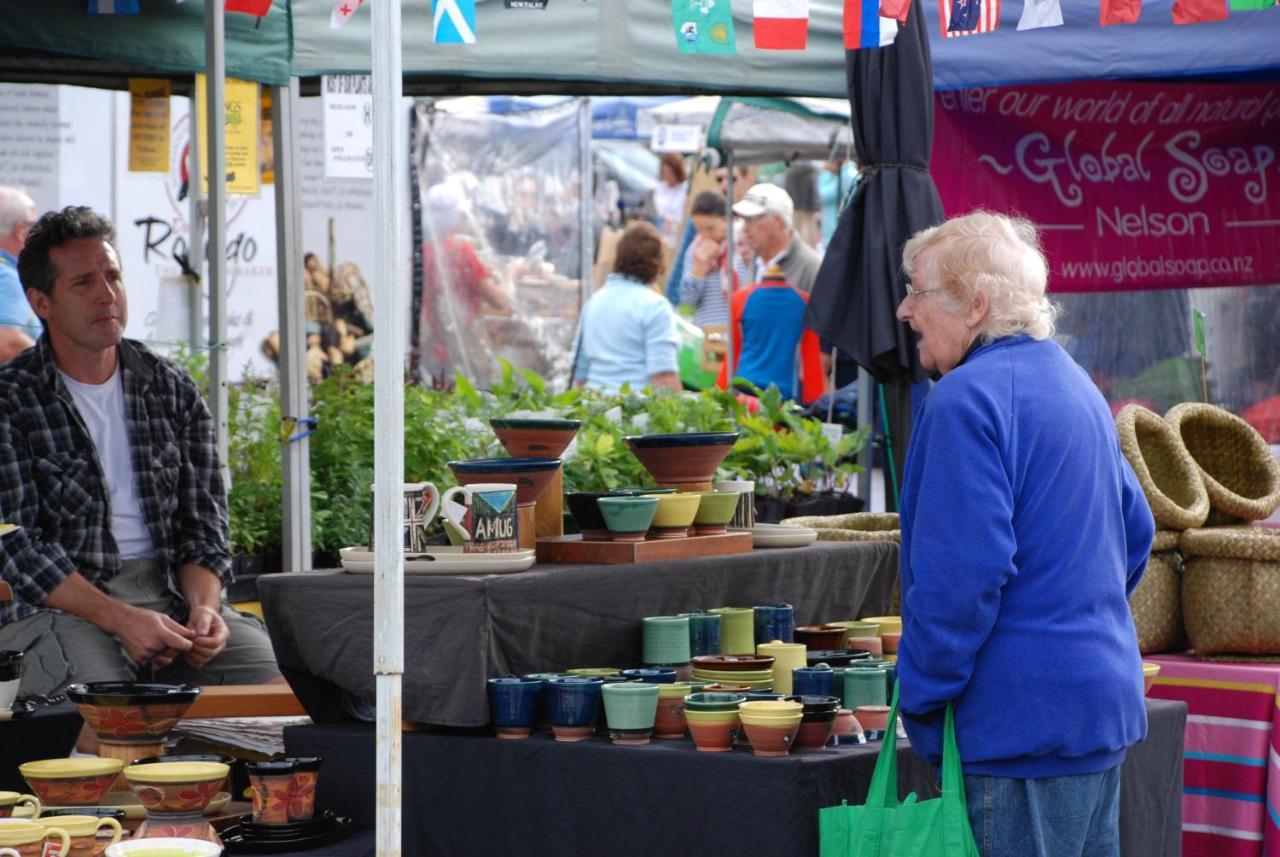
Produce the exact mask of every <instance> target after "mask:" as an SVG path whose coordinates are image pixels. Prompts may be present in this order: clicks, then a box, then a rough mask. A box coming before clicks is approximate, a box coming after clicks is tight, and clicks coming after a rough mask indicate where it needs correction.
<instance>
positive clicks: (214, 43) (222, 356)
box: [190, 0, 256, 490]
mask: <svg viewBox="0 0 1280 857" xmlns="http://www.w3.org/2000/svg"><path fill="white" fill-rule="evenodd" d="M222 3H223V0H211V2H208V3H205V6H204V32H205V71H206V72H207V76H206V77H205V96H206V97H205V102H204V103H205V105H206V107H207V109H208V111H209V117H208V122H207V123H206V126H205V127H206V129H207V131H208V136H207V137H206V139H205V145H206V146H208V147H209V159H208V161H209V398H210V402H209V410H210V411H212V412H213V427H214V432H215V433H216V437H217V444H218V461H219V462H221V464H222V484H223V485H225V486H226V487H227V490H231V466H230V464H229V463H228V461H227V450H228V443H227V440H228V430H227V411H228V407H229V406H228V402H227V294H226V288H227V248H226V236H227V144H226V138H225V137H224V130H223V129H225V128H226V125H227V81H226V69H227V62H226V57H225V56H224V55H223V50H224V47H225V45H226V26H225V24H226V21H225V19H224V18H223V14H222ZM255 106H256V105H255ZM200 178H201V177H200V173H199V171H197V172H196V174H195V175H193V176H191V179H190V180H191V181H193V182H196V183H199V181H200Z"/></svg>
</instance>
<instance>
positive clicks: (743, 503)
mask: <svg viewBox="0 0 1280 857" xmlns="http://www.w3.org/2000/svg"><path fill="white" fill-rule="evenodd" d="M716 490H717V491H735V492H737V494H738V508H737V509H736V510H735V511H734V513H733V518H732V519H731V520H730V521H729V526H731V527H735V528H737V529H743V530H749V529H751V528H752V527H754V526H755V525H756V483H755V482H754V481H752V480H750V479H727V480H722V481H720V482H717V483H716Z"/></svg>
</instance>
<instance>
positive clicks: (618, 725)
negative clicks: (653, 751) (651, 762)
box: [601, 682, 661, 744]
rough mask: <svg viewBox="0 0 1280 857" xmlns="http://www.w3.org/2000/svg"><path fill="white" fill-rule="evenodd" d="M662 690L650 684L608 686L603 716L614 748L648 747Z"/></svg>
mask: <svg viewBox="0 0 1280 857" xmlns="http://www.w3.org/2000/svg"><path fill="white" fill-rule="evenodd" d="M660 689H661V688H660V686H659V685H656V684H649V683H648V682H645V683H642V684H629V683H619V684H606V685H605V686H604V687H603V688H601V692H602V693H603V694H604V714H605V720H606V722H607V723H608V725H609V737H611V738H613V743H615V744H648V743H649V737H650V736H651V735H652V734H653V721H654V718H655V717H656V716H657V714H658V694H659V691H660Z"/></svg>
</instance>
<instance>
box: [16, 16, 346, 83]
mask: <svg viewBox="0 0 1280 857" xmlns="http://www.w3.org/2000/svg"><path fill="white" fill-rule="evenodd" d="M6 5H10V4H6ZM12 5H19V4H16V3H15V4H12ZM22 5H23V9H24V11H21V12H16V11H13V10H11V9H10V10H6V14H5V16H4V26H3V27H0V79H2V80H5V81H9V82H13V83H64V84H73V85H77V86H95V87H104V88H109V89H125V88H127V87H128V85H129V84H128V79H129V78H130V77H168V76H175V77H176V78H177V79H178V80H180V81H182V82H184V83H185V82H186V81H189V80H190V76H191V74H192V73H193V72H199V71H204V67H205V37H204V4H203V3H201V2H189V3H175V2H173V0H142V4H141V12H140V13H139V14H137V15H90V14H88V13H87V12H86V11H85V6H86V3H85V0H42V2H40V3H38V4H30V5H27V4H22ZM290 38H291V24H290V17H289V4H288V3H287V2H282V1H281V0H276V2H275V4H274V5H273V6H272V7H271V10H270V12H269V13H268V14H267V16H266V17H264V18H255V17H252V16H250V15H242V14H237V13H228V14H227V16H226V63H227V74H228V75H230V76H232V77H238V78H242V79H244V80H254V81H258V82H259V83H267V84H273V85H284V84H287V83H288V82H289V71H290V61H291V51H290ZM367 38H368V34H367V32H366V40H367ZM368 50H369V48H368V43H367V41H366V44H365V53H366V55H367V54H368ZM68 55H70V56H74V57H76V59H75V60H71V59H69V58H68ZM366 62H367V60H366Z"/></svg>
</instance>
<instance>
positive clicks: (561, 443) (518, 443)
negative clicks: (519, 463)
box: [489, 417, 582, 458]
mask: <svg viewBox="0 0 1280 857" xmlns="http://www.w3.org/2000/svg"><path fill="white" fill-rule="evenodd" d="M489 425H490V427H491V428H492V429H493V433H494V434H496V435H497V436H498V440H500V441H502V445H503V447H505V448H506V450H507V454H508V455H514V456H517V457H519V458H559V457H560V453H562V452H564V451H565V449H566V448H567V447H568V446H569V443H570V442H571V441H572V440H573V436H574V435H576V434H577V433H578V429H579V428H580V427H581V426H582V421H581V420H559V419H547V418H542V417H506V418H501V419H497V418H495V419H491V420H489Z"/></svg>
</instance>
